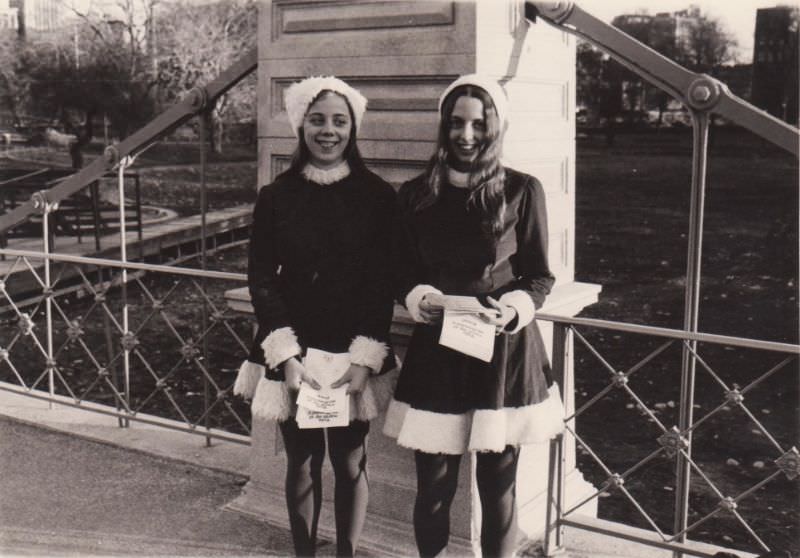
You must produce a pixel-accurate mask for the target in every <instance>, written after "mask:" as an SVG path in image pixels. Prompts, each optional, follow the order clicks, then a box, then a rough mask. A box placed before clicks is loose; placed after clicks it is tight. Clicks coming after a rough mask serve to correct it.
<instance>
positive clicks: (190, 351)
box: [181, 341, 200, 360]
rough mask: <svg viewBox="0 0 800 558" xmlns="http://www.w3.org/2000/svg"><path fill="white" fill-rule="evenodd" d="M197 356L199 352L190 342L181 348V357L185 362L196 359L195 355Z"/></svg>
mask: <svg viewBox="0 0 800 558" xmlns="http://www.w3.org/2000/svg"><path fill="white" fill-rule="evenodd" d="M199 354H200V350H199V349H198V348H197V346H196V345H195V344H194V342H192V341H190V342H188V343H185V344H184V345H183V346H182V347H181V355H182V356H183V358H184V359H186V360H192V359H194V358H196V357H197V355H199Z"/></svg>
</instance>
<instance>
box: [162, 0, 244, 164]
mask: <svg viewBox="0 0 800 558" xmlns="http://www.w3.org/2000/svg"><path fill="white" fill-rule="evenodd" d="M256 12H257V2H256V1H255V0H222V1H221V2H216V3H214V4H208V5H205V6H204V7H203V9H202V10H200V9H198V8H197V5H196V4H195V3H192V2H186V1H184V2H179V3H175V4H172V5H170V6H169V9H168V10H165V11H164V12H163V13H161V14H160V15H159V22H158V26H157V29H158V36H159V37H160V42H161V46H160V48H161V51H162V53H168V54H162V56H161V57H160V60H159V73H160V75H161V77H162V79H163V80H164V82H165V83H166V84H167V92H166V95H165V97H166V99H165V100H168V101H171V100H174V98H175V97H179V96H181V95H183V94H184V93H185V92H187V91H189V90H190V89H192V88H193V87H195V86H196V85H201V84H204V83H207V82H208V81H210V80H211V79H213V78H214V77H216V76H217V75H219V74H220V73H221V72H223V71H224V70H225V69H226V68H228V67H229V66H230V65H231V64H232V63H233V62H235V61H236V60H237V59H238V58H239V57H240V56H241V55H242V53H244V52H247V51H248V50H250V49H251V48H252V47H253V46H254V45H255V43H256V36H257V31H256V26H257V20H258V18H257V14H256ZM170 97H172V98H170ZM255 99H256V95H255V78H254V76H249V78H248V79H245V80H244V81H243V82H241V83H239V84H238V85H237V86H236V87H234V88H233V89H232V90H231V91H229V92H228V93H227V94H225V95H224V96H222V97H221V98H220V99H218V100H217V102H216V104H215V105H214V108H213V114H212V125H213V128H214V133H213V134H212V137H211V140H212V147H213V148H214V149H216V150H217V151H221V149H222V143H223V137H224V133H225V124H226V122H232V121H236V120H240V119H242V118H252V117H253V116H254V115H255V103H256V101H255Z"/></svg>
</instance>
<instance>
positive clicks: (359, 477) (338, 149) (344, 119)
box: [234, 77, 396, 556]
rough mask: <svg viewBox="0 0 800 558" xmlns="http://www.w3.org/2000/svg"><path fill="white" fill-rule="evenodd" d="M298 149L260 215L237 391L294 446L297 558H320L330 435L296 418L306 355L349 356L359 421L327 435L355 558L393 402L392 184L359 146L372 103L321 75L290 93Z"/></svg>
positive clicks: (291, 508) (353, 409)
mask: <svg viewBox="0 0 800 558" xmlns="http://www.w3.org/2000/svg"><path fill="white" fill-rule="evenodd" d="M285 101H286V109H287V113H288V117H289V123H290V124H291V126H292V131H293V132H294V133H295V135H296V136H297V138H298V146H297V150H296V152H295V155H294V158H293V160H292V164H291V166H290V168H289V169H288V170H287V171H286V172H284V173H283V174H281V175H280V176H278V177H277V178H276V179H275V181H274V182H273V183H272V184H269V185H267V186H264V187H263V188H261V190H260V192H259V195H258V201H257V202H256V206H255V210H254V213H253V229H252V235H251V238H250V258H249V267H248V283H249V287H250V295H251V299H252V302H253V307H254V309H255V314H256V317H257V319H258V326H259V327H258V333H257V335H256V339H255V342H254V343H253V346H252V349H251V351H250V355H249V357H248V360H247V361H246V362H245V363H244V364H243V365H242V367H241V369H240V371H239V376H238V378H237V382H236V385H235V388H234V391H235V392H236V393H238V394H240V395H243V396H245V397H248V398H252V399H253V403H252V411H253V416H255V417H261V418H265V419H269V420H277V421H278V422H279V424H280V430H281V433H282V436H283V441H284V446H285V448H286V456H287V468H286V503H287V507H288V512H289V522H290V525H291V531H292V537H293V540H294V546H295V552H296V554H297V555H298V556H313V555H314V552H315V544H316V535H317V521H318V518H319V513H320V504H321V501H322V480H321V468H322V462H323V459H324V457H325V449H326V443H325V434H324V431H323V429H322V428H312V429H301V428H299V427H298V424H297V421H296V420H295V412H296V409H297V407H296V397H297V390H298V389H299V387H300V384H301V383H302V382H306V383H308V384H310V385H311V386H312V387H314V388H319V387H320V386H319V384H318V383H317V381H316V380H315V379H314V378H313V377H311V376H310V375H309V374H308V373H307V371H306V369H305V368H304V366H303V364H302V360H301V359H302V356H303V354H304V352H305V350H306V349H308V348H311V347H313V348H316V349H321V350H324V351H328V352H332V353H348V354H349V359H350V363H351V364H350V367H349V369H348V370H347V372H346V373H345V374H344V375H343V376H342V377H341V378H340V379H339V380H338V381H336V382H335V383H334V384H333V387H338V386H342V385H345V384H347V385H348V388H347V391H348V393H350V394H351V400H350V419H351V420H350V424H349V425H348V426H342V427H335V428H327V429H325V430H327V442H328V447H327V453H328V455H329V457H330V459H331V464H332V466H333V470H334V473H335V477H336V482H335V484H336V487H335V495H334V496H335V517H336V553H337V556H352V555H353V554H354V553H355V550H356V546H357V544H358V540H359V536H360V534H361V529H362V527H363V524H364V518H365V515H366V509H367V497H368V486H367V477H366V446H365V439H366V435H367V432H368V430H369V420H370V419H372V418H375V417H376V416H377V415H378V413H379V411H380V410H381V409H382V408H384V407H385V406H386V404H388V400H389V399H390V397H391V390H392V387H393V377H394V376H396V374H392V373H387V372H389V371H391V370H392V369H393V368H394V357H393V355H392V354H391V350H390V348H389V327H390V324H391V318H392V309H393V302H392V292H391V286H390V282H391V275H390V273H391V265H390V264H391V261H390V244H391V233H390V225H391V222H392V214H393V209H394V203H395V194H394V190H393V188H392V187H391V186H390V185H389V184H388V183H386V182H385V181H383V180H382V179H381V178H379V177H378V176H377V175H375V174H373V173H372V172H370V171H369V170H367V168H366V166H365V165H364V161H363V160H362V158H361V155H360V153H359V151H358V147H357V145H356V133H357V131H358V129H359V127H360V124H361V120H362V118H363V116H364V111H365V110H366V104H367V101H366V99H365V98H364V97H363V96H362V95H361V94H360V93H359V92H358V91H356V90H355V89H353V88H352V87H350V86H349V85H347V84H346V83H345V82H343V81H342V80H339V79H337V78H333V77H312V78H308V79H305V80H303V81H301V82H299V83H296V84H294V85H292V86H291V87H289V88H288V90H287V91H286V95H285Z"/></svg>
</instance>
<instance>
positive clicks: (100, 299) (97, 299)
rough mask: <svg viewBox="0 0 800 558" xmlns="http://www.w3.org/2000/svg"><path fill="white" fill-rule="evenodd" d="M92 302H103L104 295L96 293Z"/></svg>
mask: <svg viewBox="0 0 800 558" xmlns="http://www.w3.org/2000/svg"><path fill="white" fill-rule="evenodd" d="M94 301H95V302H105V301H106V293H103V292H98V293H95V294H94Z"/></svg>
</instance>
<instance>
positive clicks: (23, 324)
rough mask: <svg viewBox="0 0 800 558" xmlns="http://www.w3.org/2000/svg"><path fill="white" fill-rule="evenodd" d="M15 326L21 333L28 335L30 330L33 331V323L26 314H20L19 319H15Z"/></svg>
mask: <svg viewBox="0 0 800 558" xmlns="http://www.w3.org/2000/svg"><path fill="white" fill-rule="evenodd" d="M17 327H18V328H19V330H20V332H21V333H22V335H30V334H31V332H33V328H34V327H35V324H34V323H33V320H32V319H31V317H30V316H29V315H28V314H21V315H20V317H19V320H18V321H17Z"/></svg>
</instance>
